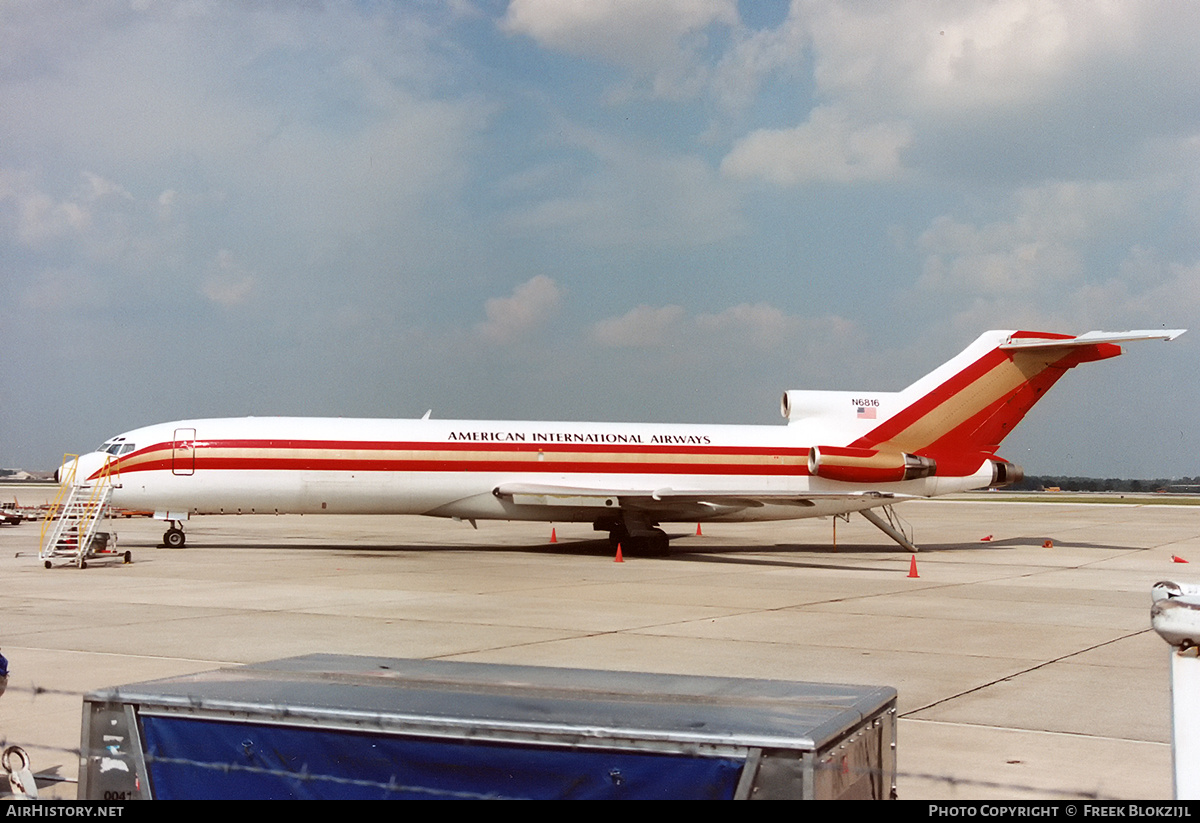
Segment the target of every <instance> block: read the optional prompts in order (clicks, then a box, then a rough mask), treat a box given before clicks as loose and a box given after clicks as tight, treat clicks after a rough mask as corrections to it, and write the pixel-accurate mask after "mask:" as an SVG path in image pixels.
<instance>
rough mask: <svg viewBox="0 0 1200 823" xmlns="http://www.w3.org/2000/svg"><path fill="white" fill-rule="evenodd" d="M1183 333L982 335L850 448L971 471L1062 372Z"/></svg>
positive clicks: (907, 391) (918, 385)
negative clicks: (1134, 344) (1130, 345)
mask: <svg viewBox="0 0 1200 823" xmlns="http://www.w3.org/2000/svg"><path fill="white" fill-rule="evenodd" d="M1183 331H1184V330H1182V329H1172V330H1167V331H1127V332H1097V331H1093V332H1088V333H1087V334H1083V335H1080V336H1078V337H1072V336H1070V335H1063V334H1047V333H1043V332H1029V331H989V332H985V333H984V334H983V335H981V336H980V337H979V339H977V340H976V341H975V342H974V343H972V344H971V345H970V346H968V347H967V348H966V349H965V350H964V351H963V352H962V353H961V354H959V355H958V356H957V357H955V358H954V359H953V360H951V361H949V362H948V363H945V364H944V365H942V366H940V367H938V368H937V369H935V370H934V371H932V372H930V373H929V374H927V375H926V376H925V377H922V378H921V379H920V380H918V381H917V382H915V383H913V384H912V385H911V386H909V387H908V388H906V389H904V390H903V391H901V392H899V393H898V396H897V398H896V400H897V403H896V405H897V406H898V409H897V411H896V412H895V413H894V414H891V415H889V416H888V417H887V419H886V420H884V421H883V422H881V423H879V424H878V425H876V426H874V427H873V428H872V429H871V430H870V431H869V432H867V433H866V434H864V435H862V436H860V437H859V438H858V439H857V440H855V441H853V442H852V443H850V444H849V445H851V446H854V447H858V448H867V449H881V450H888V451H893V450H894V451H900V452H905V453H912V454H920V455H924V456H927V457H931V458H933V459H935V460H936V461H937V463H938V467H939V469H938V472H939V474H941V473H943V472H945V473H947V474H954V473H957V471H959V470H961V471H968V472H969V471H974V470H975V468H977V467H978V465H979V458H980V456H981V455H990V454H993V453H994V452H995V451H996V449H997V448H998V447H999V445H1000V442H1001V441H1002V440H1003V439H1004V438H1005V437H1006V436H1007V435H1008V433H1009V432H1011V431H1012V430H1013V428H1014V427H1016V425H1017V424H1018V423H1020V422H1021V419H1022V418H1024V417H1025V414H1026V413H1027V412H1028V411H1029V410H1030V409H1031V408H1033V405H1034V404H1035V403H1037V401H1038V400H1040V399H1041V397H1042V395H1043V394H1045V393H1046V391H1047V390H1049V388H1050V387H1051V386H1053V385H1054V384H1055V382H1057V381H1058V379H1059V378H1060V377H1062V376H1063V375H1064V374H1066V372H1067V369H1070V368H1073V367H1074V366H1077V365H1079V364H1080V363H1087V362H1090V361H1093V360H1105V359H1107V358H1109V357H1116V356H1117V355H1119V354H1121V347H1120V346H1119V345H1117V344H1118V343H1123V342H1128V341H1133V340H1173V339H1175V338H1176V337H1178V336H1179V335H1181V334H1183ZM960 462H961V463H962V464H963V465H962V466H958V465H957V464H958V463H960Z"/></svg>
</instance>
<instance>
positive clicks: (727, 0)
mask: <svg viewBox="0 0 1200 823" xmlns="http://www.w3.org/2000/svg"><path fill="white" fill-rule="evenodd" d="M737 20H738V15H737V4H736V2H734V0H656V2H648V1H647V0H513V2H512V3H510V4H509V7H508V10H507V11H506V13H505V15H504V19H503V20H502V21H501V23H500V25H501V28H502V29H503V30H504V31H506V32H509V33H510V34H523V35H526V36H528V37H531V38H532V39H534V40H535V41H537V42H538V43H539V44H540V45H542V46H544V47H546V48H550V49H554V50H556V51H561V52H565V53H567V54H574V55H579V56H583V57H593V58H598V59H602V60H606V61H608V62H611V63H614V64H616V65H618V66H622V67H625V68H628V69H630V70H632V71H633V72H634V73H635V74H636V75H638V76H639V77H640V78H648V79H649V81H650V84H651V88H652V91H653V93H654V96H656V97H666V98H674V97H678V96H681V95H690V94H692V93H694V92H695V91H697V90H698V85H697V80H698V77H697V75H698V74H700V73H702V71H703V70H702V66H701V63H700V61H699V57H698V52H699V50H700V49H701V47H703V45H704V44H705V41H704V38H703V35H702V33H703V30H704V29H705V28H706V27H708V26H710V25H713V24H721V25H725V26H733V25H735V24H736V23H737Z"/></svg>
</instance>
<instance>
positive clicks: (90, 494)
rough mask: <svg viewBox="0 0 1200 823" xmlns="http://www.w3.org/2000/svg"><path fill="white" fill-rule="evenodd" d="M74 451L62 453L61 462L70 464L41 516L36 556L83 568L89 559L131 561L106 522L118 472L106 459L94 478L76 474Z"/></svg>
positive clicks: (50, 564) (48, 562) (44, 559)
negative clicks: (39, 544)
mask: <svg viewBox="0 0 1200 823" xmlns="http://www.w3.org/2000/svg"><path fill="white" fill-rule="evenodd" d="M73 457H75V455H70V454H68V455H65V456H64V458H63V465H64V466H69V468H67V470H66V473H65V475H64V476H63V478H62V483H61V485H60V486H59V489H58V494H57V495H55V497H54V501H53V502H52V503H51V504H50V507H49V508H48V509H47V510H46V516H45V518H43V520H42V535H41V550H40V551H39V552H38V559H40V560H42V561H43V562H44V563H45V564H46V568H47V569H49V568H52V567H53V566H54V561H55V560H65V561H66V562H68V563H73V564H74V565H75V566H76V567H77V568H80V569H86V568H87V566H88V561H89V560H92V561H95V560H107V561H114V560H120V561H121V562H123V563H128V562H130V561H131V560H132V559H133V558H132V555H131V554H130V553H129V552H125V553H124V554H122V553H121V552H119V551H117V534H116V532H115V531H112V530H111V528H108V529H107V530H106V529H104V528H102V527H105V526H109V525H110V524H111V521H112V506H111V505H110V501H111V500H112V492H113V486H114V484H115V483H116V482H117V481H118V480H119V475H118V474H117V473H116V471H115V470H114V469H113V468H112V467H113V465H114V464H112V463H105V466H104V469H103V470H101V471H99V472H97V473H96V476H95V479H94V480H91V481H88V480H87V479H80V478H78V477H76V474H75V466H76V461H75V460H72V459H71V458H73Z"/></svg>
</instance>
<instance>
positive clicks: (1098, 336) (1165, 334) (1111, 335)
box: [1000, 329, 1187, 351]
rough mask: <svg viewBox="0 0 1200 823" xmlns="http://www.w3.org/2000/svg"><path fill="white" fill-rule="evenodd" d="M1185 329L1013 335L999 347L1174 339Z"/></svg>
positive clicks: (1016, 347) (1054, 346) (1034, 347)
mask: <svg viewBox="0 0 1200 823" xmlns="http://www.w3.org/2000/svg"><path fill="white" fill-rule="evenodd" d="M1185 331H1187V329H1163V330H1161V331H1149V330H1136V331H1090V332H1088V333H1087V334H1081V335H1079V336H1078V337H1018V336H1017V335H1013V336H1011V337H1009V338H1008V340H1006V341H1005V342H1003V343H1001V344H1000V348H1001V349H1005V350H1009V351H1011V350H1013V349H1064V348H1073V347H1075V346H1093V345H1095V344H1097V343H1131V342H1133V341H1135V340H1174V339H1175V338H1176V337H1178V336H1179V335H1181V334H1183V333H1184V332H1185Z"/></svg>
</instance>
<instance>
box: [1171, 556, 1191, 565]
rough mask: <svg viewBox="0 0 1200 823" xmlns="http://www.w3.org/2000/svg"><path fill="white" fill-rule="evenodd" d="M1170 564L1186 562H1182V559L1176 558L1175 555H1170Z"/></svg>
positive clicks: (1184, 561)
mask: <svg viewBox="0 0 1200 823" xmlns="http://www.w3.org/2000/svg"><path fill="white" fill-rule="evenodd" d="M1171 562H1172V563H1186V562H1187V561H1186V560H1184V559H1183V558H1182V557H1176V556H1175V555H1171Z"/></svg>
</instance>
